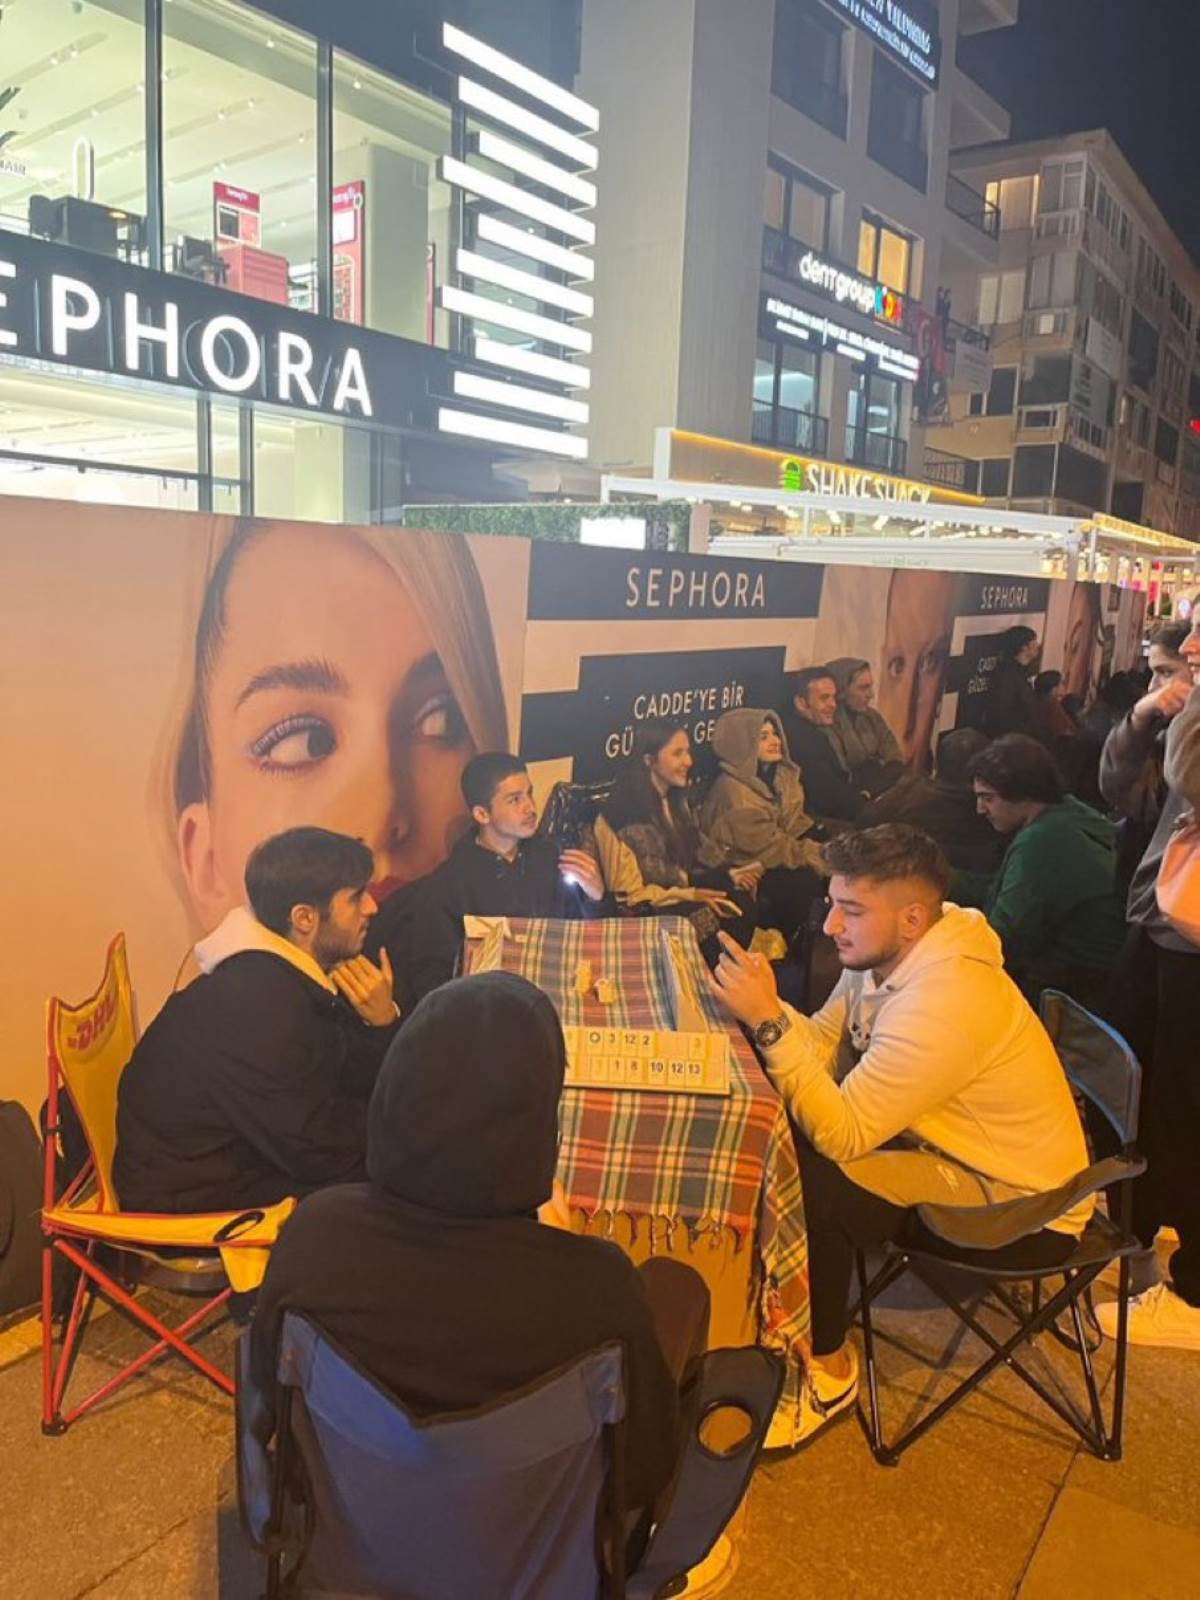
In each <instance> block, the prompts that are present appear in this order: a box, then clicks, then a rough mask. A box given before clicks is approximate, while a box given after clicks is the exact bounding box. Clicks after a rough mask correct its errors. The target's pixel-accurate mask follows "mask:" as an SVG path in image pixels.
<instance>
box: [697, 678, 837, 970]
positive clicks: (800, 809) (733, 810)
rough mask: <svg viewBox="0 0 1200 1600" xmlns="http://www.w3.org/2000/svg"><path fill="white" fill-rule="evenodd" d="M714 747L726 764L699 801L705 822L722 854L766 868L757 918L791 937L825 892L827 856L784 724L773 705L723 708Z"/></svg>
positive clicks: (704, 827)
mask: <svg viewBox="0 0 1200 1600" xmlns="http://www.w3.org/2000/svg"><path fill="white" fill-rule="evenodd" d="M712 748H713V751H714V753H715V755H716V757H717V759H718V761H719V762H720V763H721V770H720V772H719V773H718V775H717V777H716V779H715V780H714V782H713V784H712V787H711V788H710V789H709V791H708V794H707V796H706V797H705V800H704V805H703V806H702V808H701V812H700V827H701V830H702V831H703V833H704V834H705V836H706V837H707V838H708V839H709V841H710V842H711V845H712V847H713V848H714V849H715V850H718V851H720V852H721V853H722V854H723V856H724V857H725V859H727V860H729V861H732V862H733V863H734V864H736V865H745V864H747V863H749V862H755V863H757V864H758V865H760V866H761V867H762V868H763V869H764V871H763V876H762V879H761V881H760V883H759V887H758V900H759V922H760V924H761V925H762V926H763V927H775V928H779V929H780V930H781V932H782V933H783V934H784V935H785V937H786V938H788V939H789V940H790V939H792V938H793V937H794V936H795V935H796V934H797V933H799V932H800V931H801V930H802V929H803V928H804V926H805V922H806V919H807V915H808V909H809V907H810V906H811V904H812V902H813V900H814V898H815V897H816V896H817V895H818V894H819V893H820V890H821V878H820V876H819V874H820V873H821V871H822V868H823V860H824V858H823V857H822V854H821V846H820V843H819V842H818V840H817V839H816V838H815V837H814V836H813V819H812V817H811V816H809V814H808V812H807V810H806V809H805V798H804V786H803V784H802V783H801V781H800V772H799V769H798V768H797V766H796V763H795V762H794V761H793V760H792V759H791V757H790V756H789V755H788V749H787V742H786V740H785V738H784V735H783V725H782V723H781V722H780V719H779V717H778V716H777V715H776V713H775V712H774V711H757V710H752V709H750V708H748V707H747V708H745V709H741V710H738V711H726V712H725V713H724V714H723V715H722V716H720V717H719V718H718V719H717V725H716V728H715V729H714V730H713V736H712Z"/></svg>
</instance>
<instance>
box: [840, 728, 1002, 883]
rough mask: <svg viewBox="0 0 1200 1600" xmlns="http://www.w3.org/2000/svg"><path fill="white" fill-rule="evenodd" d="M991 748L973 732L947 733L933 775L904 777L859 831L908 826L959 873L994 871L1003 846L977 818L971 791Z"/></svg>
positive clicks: (873, 804)
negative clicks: (979, 761) (981, 757)
mask: <svg viewBox="0 0 1200 1600" xmlns="http://www.w3.org/2000/svg"><path fill="white" fill-rule="evenodd" d="M987 746H988V739H987V735H986V734H983V733H980V732H979V731H978V730H977V729H975V728H955V729H954V731H953V732H952V733H944V734H943V735H942V737H941V738H940V739H939V740H938V746H937V754H936V755H935V757H934V771H933V776H932V777H931V778H930V777H926V776H925V774H924V773H921V774H919V775H914V776H910V777H907V778H901V780H900V782H899V783H897V784H893V786H892V787H891V788H890V789H889V790H887V792H886V793H885V794H881V795H880V796H879V797H878V798H877V799H875V800H872V801H871V803H870V805H869V806H868V807H867V808H866V810H865V811H864V812H863V813H862V816H861V817H860V819H859V823H860V826H861V827H864V828H874V827H878V826H879V824H880V823H884V822H904V823H907V824H908V825H909V826H910V827H912V828H920V829H921V831H922V832H923V833H927V834H928V835H929V837H930V838H931V839H933V840H934V841H935V843H937V844H938V845H940V847H941V849H942V853H943V854H944V855H945V857H946V860H947V861H948V862H949V863H950V865H951V866H952V867H955V868H957V869H958V870H959V871H962V872H993V871H995V869H996V867H998V866H999V864H1000V855H1001V850H1002V846H1001V845H1000V843H999V840H998V839H997V837H996V835H995V833H994V832H993V830H992V827H991V825H990V824H989V823H988V822H987V821H986V819H985V818H983V817H981V816H980V815H979V810H978V807H977V806H976V803H975V790H974V789H973V788H972V786H971V763H972V761H974V759H975V757H976V756H977V755H978V754H979V753H980V751H981V750H986V749H987Z"/></svg>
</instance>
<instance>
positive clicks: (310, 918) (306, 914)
mask: <svg viewBox="0 0 1200 1600" xmlns="http://www.w3.org/2000/svg"><path fill="white" fill-rule="evenodd" d="M320 921H321V917H320V914H319V912H318V911H317V908H316V906H306V905H294V906H293V907H292V909H291V910H290V911H289V912H288V926H289V927H290V929H291V931H292V932H293V933H296V934H299V935H300V937H301V938H302V939H310V938H311V937H312V935H313V934H314V933H315V932H316V931H317V928H318V926H319V925H320Z"/></svg>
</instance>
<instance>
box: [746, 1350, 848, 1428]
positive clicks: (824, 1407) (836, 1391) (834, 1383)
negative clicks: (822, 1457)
mask: <svg viewBox="0 0 1200 1600" xmlns="http://www.w3.org/2000/svg"><path fill="white" fill-rule="evenodd" d="M850 1360H851V1366H850V1374H849V1376H848V1377H845V1378H834V1377H831V1376H830V1375H829V1373H827V1372H825V1371H824V1370H823V1369H822V1368H820V1367H818V1366H815V1365H810V1366H809V1367H808V1368H807V1370H806V1372H805V1374H804V1379H803V1382H802V1383H801V1386H800V1404H799V1406H798V1407H797V1406H795V1405H792V1406H789V1407H788V1408H787V1409H786V1411H785V1409H784V1408H783V1407H779V1408H778V1409H777V1410H776V1412H775V1415H774V1417H772V1419H771V1426H770V1427H769V1428H768V1430H767V1436H766V1438H765V1439H764V1440H763V1449H764V1450H796V1449H798V1448H799V1447H800V1445H802V1444H807V1443H808V1441H809V1440H810V1439H811V1438H812V1437H813V1435H814V1434H816V1433H819V1432H820V1430H821V1429H822V1428H823V1427H824V1426H825V1424H826V1423H828V1422H832V1421H833V1419H834V1418H835V1417H838V1416H841V1414H842V1413H843V1412H844V1411H847V1410H849V1408H850V1407H851V1406H853V1405H854V1403H855V1401H856V1400H857V1399H858V1351H857V1350H856V1349H855V1348H854V1346H853V1345H851V1346H850Z"/></svg>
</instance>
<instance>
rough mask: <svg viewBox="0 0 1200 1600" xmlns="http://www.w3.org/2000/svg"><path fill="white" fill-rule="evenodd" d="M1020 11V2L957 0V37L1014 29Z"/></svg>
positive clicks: (1018, 0)
mask: <svg viewBox="0 0 1200 1600" xmlns="http://www.w3.org/2000/svg"><path fill="white" fill-rule="evenodd" d="M1020 10H1021V0H959V7H958V31H959V35H960V36H961V35H963V34H967V33H991V32H993V30H994V29H996V28H1011V27H1014V26H1015V25H1016V22H1017V19H1018V16H1019V14H1020Z"/></svg>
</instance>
